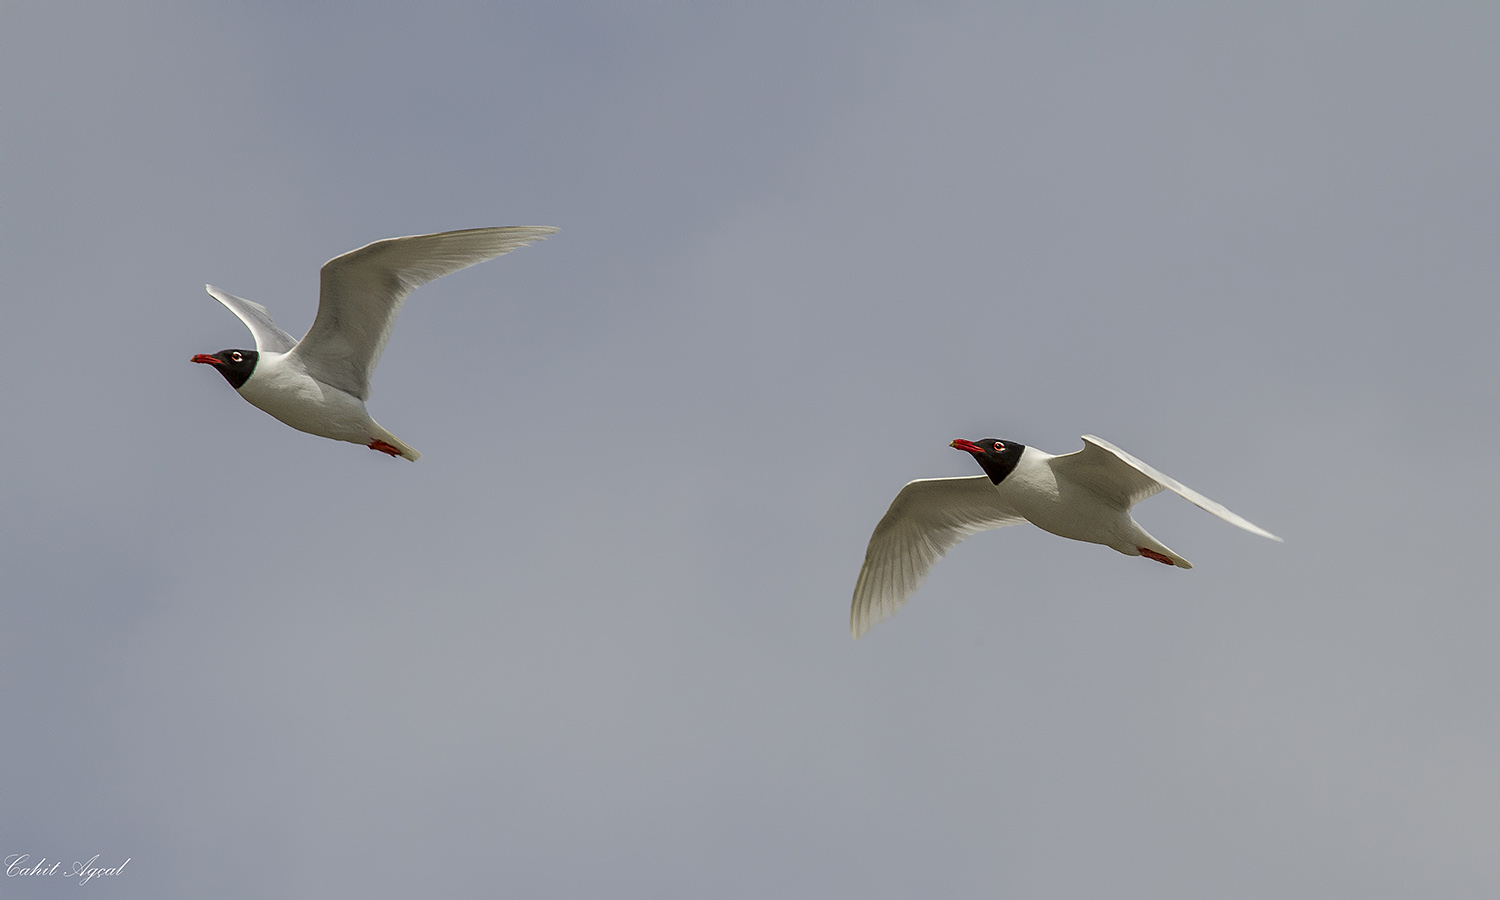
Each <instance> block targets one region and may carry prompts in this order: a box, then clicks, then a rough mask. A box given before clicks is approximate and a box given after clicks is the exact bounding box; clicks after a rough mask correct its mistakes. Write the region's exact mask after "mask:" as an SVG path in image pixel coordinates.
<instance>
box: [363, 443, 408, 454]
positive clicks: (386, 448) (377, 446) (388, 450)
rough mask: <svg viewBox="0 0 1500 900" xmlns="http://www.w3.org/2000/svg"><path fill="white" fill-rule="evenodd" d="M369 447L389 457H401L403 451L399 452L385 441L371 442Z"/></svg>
mask: <svg viewBox="0 0 1500 900" xmlns="http://www.w3.org/2000/svg"><path fill="white" fill-rule="evenodd" d="M369 446H370V449H371V450H379V451H380V452H381V453H384V454H386V455H387V456H400V455H401V451H400V450H397V449H396V448H395V447H392V446H391V445H390V444H387V443H386V442H385V441H371V442H370V444H369Z"/></svg>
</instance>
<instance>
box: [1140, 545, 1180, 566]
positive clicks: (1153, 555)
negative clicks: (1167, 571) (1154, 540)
mask: <svg viewBox="0 0 1500 900" xmlns="http://www.w3.org/2000/svg"><path fill="white" fill-rule="evenodd" d="M1135 549H1137V550H1139V551H1141V555H1142V556H1144V557H1146V558H1147V559H1154V560H1156V561H1157V562H1159V563H1166V564H1167V565H1169V566H1175V565H1177V563H1174V562H1172V557H1170V556H1163V555H1161V554H1160V553H1157V552H1156V551H1155V550H1147V549H1146V548H1145V547H1137V548H1135Z"/></svg>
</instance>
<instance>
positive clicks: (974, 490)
mask: <svg viewBox="0 0 1500 900" xmlns="http://www.w3.org/2000/svg"><path fill="white" fill-rule="evenodd" d="M1083 444H1084V447H1083V449H1082V450H1079V451H1078V452H1077V453H1068V454H1065V455H1063V456H1053V455H1052V454H1050V453H1045V452H1043V451H1041V450H1038V449H1036V448H1035V447H1027V446H1025V445H1024V444H1019V443H1016V442H1015V441H1006V440H1000V439H998V438H985V439H984V440H982V441H966V440H963V439H959V440H956V441H954V442H953V443H951V444H949V445H948V446H950V447H953V448H955V449H958V450H963V451H964V452H966V453H969V454H971V455H973V457H974V460H975V461H976V462H978V463H979V467H980V468H981V469H983V470H984V474H983V475H975V476H971V477H967V478H924V479H920V480H917V481H913V482H911V483H909V484H907V485H906V487H904V488H902V489H901V492H900V493H898V494H897V495H896V499H895V500H894V501H892V503H891V507H890V509H889V510H888V511H887V512H886V514H885V517H884V518H882V519H881V520H880V524H878V525H876V526H875V533H874V534H872V535H871V536H870V544H869V547H868V548H867V549H866V550H865V563H864V566H863V567H862V568H861V569H860V572H859V580H858V581H857V582H856V583H855V585H854V602H853V604H852V606H851V608H850V611H849V629H850V631H851V632H853V634H854V636H855V637H856V638H858V637H860V636H861V635H863V634H864V633H865V632H866V631H868V630H869V629H870V628H871V626H873V625H875V624H876V623H877V622H880V621H881V620H883V619H885V618H887V617H888V616H890V615H892V614H893V613H895V612H896V610H898V609H900V608H901V605H902V604H903V603H905V602H906V600H907V598H909V597H910V596H911V595H912V594H913V593H915V592H916V590H917V587H918V586H920V585H921V583H922V580H923V579H924V578H926V577H927V573H928V572H929V571H930V570H931V569H932V567H933V565H934V564H936V563H937V561H938V560H939V559H942V558H943V556H944V555H945V554H946V553H947V552H948V551H949V550H951V549H953V548H954V547H955V546H957V545H958V543H959V542H960V541H962V540H963V539H964V538H966V537H968V536H969V535H972V534H978V533H979V532H981V531H988V530H990V529H992V528H1003V527H1005V526H1006V525H1015V524H1017V523H1020V522H1030V523H1031V524H1033V525H1035V526H1037V527H1038V528H1040V529H1042V530H1043V531H1050V532H1051V533H1053V534H1055V535H1058V536H1059V537H1065V538H1071V539H1073V540H1075V541H1087V542H1089V543H1092V544H1103V545H1104V546H1106V547H1111V548H1113V549H1115V550H1118V551H1119V552H1121V553H1123V554H1125V555H1126V556H1143V557H1145V558H1146V559H1153V560H1156V561H1157V562H1159V563H1165V564H1167V565H1169V566H1177V567H1178V568H1182V569H1191V568H1192V567H1193V564H1192V563H1190V562H1188V561H1187V560H1185V559H1183V558H1182V557H1181V556H1178V555H1177V554H1176V553H1174V552H1172V550H1171V549H1169V548H1168V547H1167V546H1166V545H1165V544H1163V543H1162V542H1161V541H1158V540H1157V539H1156V538H1154V537H1152V536H1151V535H1150V534H1149V533H1147V531H1146V529H1144V528H1142V527H1141V526H1140V524H1139V523H1137V522H1136V521H1135V519H1133V518H1131V517H1130V508H1131V507H1132V506H1134V505H1135V504H1137V503H1139V502H1140V501H1142V500H1144V499H1146V498H1147V497H1150V496H1152V495H1154V494H1157V493H1159V492H1160V491H1162V490H1164V489H1165V490H1170V491H1173V492H1174V493H1176V494H1178V495H1179V496H1181V497H1183V498H1185V499H1187V500H1188V501H1189V502H1191V503H1193V504H1194V505H1196V506H1198V507H1200V508H1202V509H1206V510H1208V511H1209V512H1211V513H1213V514H1214V515H1216V516H1218V517H1219V518H1221V519H1223V520H1224V521H1226V522H1229V523H1231V524H1233V525H1238V526H1239V527H1240V528H1243V529H1245V530H1246V531H1250V532H1253V533H1255V534H1258V535H1260V536H1261V537H1267V538H1270V539H1271V540H1273V541H1279V540H1281V538H1279V537H1277V536H1276V535H1274V534H1272V533H1271V532H1269V531H1266V530H1265V529H1264V528H1261V527H1260V526H1259V525H1256V524H1254V523H1253V522H1250V521H1249V520H1248V519H1245V518H1243V517H1242V516H1239V515H1237V514H1235V513H1233V512H1230V511H1229V510H1228V509H1226V508H1225V507H1224V506H1223V505H1221V504H1219V503H1216V502H1214V501H1213V500H1210V499H1208V498H1207V497H1205V496H1203V495H1202V494H1200V493H1198V492H1197V491H1195V490H1193V489H1192V488H1190V487H1188V486H1187V485H1184V484H1183V483H1182V482H1180V481H1177V480H1176V479H1174V478H1170V477H1168V476H1166V475H1163V474H1162V473H1161V472H1159V471H1157V470H1156V469H1154V468H1152V467H1151V466H1149V465H1147V464H1146V463H1143V462H1141V461H1140V460H1138V459H1136V458H1135V457H1134V456H1131V455H1130V454H1129V453H1126V452H1125V451H1124V450H1121V449H1120V448H1119V447H1116V446H1115V445H1114V444H1111V443H1110V442H1108V441H1106V440H1104V439H1102V438H1098V437H1095V436H1093V435H1091V434H1086V435H1084V436H1083Z"/></svg>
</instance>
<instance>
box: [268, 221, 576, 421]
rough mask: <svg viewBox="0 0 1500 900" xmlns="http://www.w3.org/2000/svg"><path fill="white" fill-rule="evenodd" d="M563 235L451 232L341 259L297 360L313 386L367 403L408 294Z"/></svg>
mask: <svg viewBox="0 0 1500 900" xmlns="http://www.w3.org/2000/svg"><path fill="white" fill-rule="evenodd" d="M556 231H557V229H556V228H548V227H541V226H525V225H517V226H510V227H505V228H471V229H468V230H466V231H444V232H441V233H439V234H419V235H414V236H412V237H398V238H388V239H386V240H383V241H376V242H375V243H373V244H367V245H365V246H363V247H361V248H359V249H358V250H351V251H350V252H348V253H345V254H344V255H343V256H337V257H334V258H333V259H331V260H329V261H328V262H326V263H324V264H323V273H322V282H321V290H320V292H319V295H318V316H317V318H316V319H314V320H313V324H312V328H309V329H308V331H307V334H306V335H305V336H304V337H303V338H302V343H300V344H299V345H298V346H297V356H298V358H299V359H301V361H302V364H303V365H304V366H306V367H307V371H308V374H310V375H312V376H313V377H314V378H316V379H318V380H319V381H322V382H324V383H326V384H331V385H333V386H334V387H336V388H339V389H340V390H343V391H347V392H349V393H350V394H353V395H354V396H356V397H358V398H360V399H361V400H367V399H369V394H370V375H371V373H373V372H374V371H375V363H376V362H377V361H378V360H379V359H380V351H382V350H384V349H385V342H386V339H387V338H389V337H390V335H391V326H393V325H394V324H395V323H396V313H397V312H399V311H400V309H401V303H402V301H403V300H405V299H406V295H407V294H410V293H411V292H412V291H413V290H414V289H415V288H416V287H417V286H418V285H423V284H426V283H427V282H429V281H432V280H433V279H435V278H441V277H442V276H444V275H447V274H449V273H450V272H457V271H458V270H459V269H464V268H467V267H469V266H472V265H474V264H475V263H480V262H484V261H485V260H487V259H494V258H495V257H497V256H499V255H501V254H502V253H509V252H510V251H512V250H514V249H516V248H517V247H524V246H526V245H527V244H528V243H530V242H532V241H539V240H542V239H543V238H545V237H547V236H548V235H550V234H553V233H555V232H556Z"/></svg>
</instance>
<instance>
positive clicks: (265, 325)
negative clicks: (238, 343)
mask: <svg viewBox="0 0 1500 900" xmlns="http://www.w3.org/2000/svg"><path fill="white" fill-rule="evenodd" d="M204 287H205V288H207V289H208V295H209V296H210V297H213V298H214V299H215V300H217V301H219V302H220V303H222V304H224V305H225V306H227V307H228V308H229V311H230V312H232V313H234V314H235V315H237V316H239V317H240V321H241V322H244V323H245V325H246V326H248V327H249V329H250V335H251V337H253V338H255V349H256V352H258V353H285V352H287V351H288V350H290V349H292V348H293V347H295V346H297V339H296V338H294V337H292V336H291V335H289V334H287V333H286V332H285V331H282V330H281V329H280V328H278V327H277V325H276V323H275V322H273V321H271V313H270V312H269V311H267V309H266V308H265V307H264V306H261V305H260V304H259V303H256V302H254V301H251V300H246V299H245V298H244V297H236V296H235V295H233V294H226V293H224V292H223V291H221V290H219V289H218V288H216V287H214V286H213V285H211V284H205V285H204Z"/></svg>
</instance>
